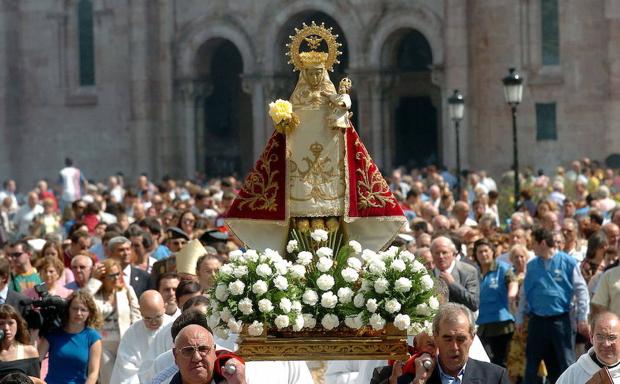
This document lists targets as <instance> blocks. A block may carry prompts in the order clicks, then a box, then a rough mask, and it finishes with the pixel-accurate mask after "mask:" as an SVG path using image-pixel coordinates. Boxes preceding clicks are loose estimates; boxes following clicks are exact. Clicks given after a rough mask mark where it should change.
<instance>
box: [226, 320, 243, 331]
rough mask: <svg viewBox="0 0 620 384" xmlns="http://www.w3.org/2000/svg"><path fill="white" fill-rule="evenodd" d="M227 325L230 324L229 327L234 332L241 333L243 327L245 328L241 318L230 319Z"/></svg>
mask: <svg viewBox="0 0 620 384" xmlns="http://www.w3.org/2000/svg"><path fill="white" fill-rule="evenodd" d="M227 325H228V329H229V330H230V332H232V333H239V332H241V329H242V328H243V322H242V321H241V320H239V321H235V319H234V318H232V319H230V320H228V324H227Z"/></svg>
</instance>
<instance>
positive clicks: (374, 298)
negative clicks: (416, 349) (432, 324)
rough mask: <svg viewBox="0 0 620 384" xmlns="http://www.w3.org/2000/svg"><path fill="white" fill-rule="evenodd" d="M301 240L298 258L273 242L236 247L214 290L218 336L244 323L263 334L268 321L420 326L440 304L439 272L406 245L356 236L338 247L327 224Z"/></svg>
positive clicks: (304, 325) (274, 325) (288, 325)
mask: <svg viewBox="0 0 620 384" xmlns="http://www.w3.org/2000/svg"><path fill="white" fill-rule="evenodd" d="M308 239H311V240H308ZM303 241H304V242H307V241H309V243H306V244H303V246H302V244H301V243H300V241H298V240H295V239H292V240H290V241H289V242H288V244H287V247H286V248H287V254H288V258H289V260H292V261H287V260H285V259H284V258H283V257H282V256H280V254H279V253H278V252H277V251H273V250H271V249H267V250H265V252H263V253H260V254H259V253H257V252H256V251H254V250H248V251H246V252H245V253H242V252H240V251H236V252H233V253H231V255H230V262H229V263H228V264H226V265H224V266H222V268H221V269H220V271H219V273H218V276H217V278H216V284H215V286H214V288H212V289H211V291H210V298H211V301H210V305H209V310H208V316H209V326H211V328H212V329H213V331H214V332H215V333H216V334H217V335H218V336H219V337H222V338H226V337H228V334H229V332H233V333H240V332H241V331H242V329H243V328H244V326H245V327H246V328H247V333H248V334H249V335H250V336H259V335H263V334H264V331H266V329H265V327H267V328H270V329H272V330H277V331H282V332H283V331H292V332H300V331H302V330H304V329H306V330H312V329H315V328H319V329H322V330H326V331H331V330H336V329H337V328H338V329H340V330H342V329H344V328H345V327H346V328H349V329H353V330H359V329H360V328H364V327H365V329H369V328H370V327H371V328H372V329H373V330H375V331H379V330H381V329H383V328H384V327H385V325H386V324H387V323H393V324H394V326H395V327H396V328H398V329H400V330H403V331H404V330H408V331H410V332H414V333H417V332H419V331H420V330H421V328H422V327H424V326H427V325H428V320H430V319H431V318H432V316H433V315H434V312H435V310H436V309H437V308H438V306H439V303H438V301H437V299H436V298H435V296H434V295H433V289H432V288H433V279H432V278H431V276H430V275H429V274H428V273H427V271H426V268H424V266H423V265H422V264H421V263H420V262H419V261H417V260H415V258H414V256H413V255H412V254H411V253H410V252H408V251H400V250H398V249H397V248H396V247H392V248H390V249H389V250H387V251H385V252H379V253H375V252H373V251H370V250H364V251H363V252H362V246H361V245H360V244H359V243H358V242H356V241H350V242H348V244H346V245H344V246H340V245H339V246H338V247H337V248H338V252H337V254H335V253H334V249H333V248H331V247H329V246H325V245H327V244H326V243H329V239H328V237H327V234H326V231H324V230H321V229H315V230H314V231H312V232H310V233H309V236H308V238H306V239H305V240H303ZM322 245H323V246H322ZM319 324H320V326H319ZM368 326H370V327H368Z"/></svg>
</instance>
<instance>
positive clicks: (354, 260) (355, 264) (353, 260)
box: [347, 257, 362, 271]
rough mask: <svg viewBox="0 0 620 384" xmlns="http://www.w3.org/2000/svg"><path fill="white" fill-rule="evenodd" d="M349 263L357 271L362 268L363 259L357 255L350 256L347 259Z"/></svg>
mask: <svg viewBox="0 0 620 384" xmlns="http://www.w3.org/2000/svg"><path fill="white" fill-rule="evenodd" d="M347 265H348V266H349V267H351V268H353V269H355V270H356V271H359V270H360V269H362V261H361V260H360V259H358V258H357V257H349V258H348V259H347Z"/></svg>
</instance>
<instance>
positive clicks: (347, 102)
mask: <svg viewBox="0 0 620 384" xmlns="http://www.w3.org/2000/svg"><path fill="white" fill-rule="evenodd" d="M295 31H296V34H295V35H294V36H291V42H290V43H289V44H288V45H287V46H288V48H289V52H288V53H287V55H288V56H289V58H290V63H291V64H293V67H294V70H295V71H299V72H300V75H299V80H298V82H297V85H296V87H295V89H294V91H293V94H292V95H291V97H290V99H289V101H284V100H278V101H276V102H274V103H271V105H270V115H271V117H272V118H273V120H274V124H275V127H276V129H275V131H274V133H273V135H272V136H271V138H270V139H269V140H268V142H267V145H266V147H265V149H264V151H263V153H262V155H261V156H260V158H259V159H258V160H257V162H256V165H255V166H254V168H253V169H252V170H251V171H250V173H249V174H248V176H247V177H246V179H245V182H244V184H243V187H242V188H241V190H240V191H239V194H238V196H237V198H236V199H235V200H234V201H233V203H232V206H231V208H230V210H229V211H228V213H227V219H226V223H227V225H228V226H229V228H230V229H231V231H232V232H233V233H235V235H236V236H237V237H238V238H239V239H240V240H241V241H242V242H243V243H245V244H246V245H247V246H248V247H250V248H253V249H257V250H265V249H267V248H271V249H275V250H279V251H281V252H282V251H283V250H284V249H285V247H286V244H287V242H288V241H289V240H290V239H291V238H293V237H295V234H296V233H303V232H306V233H307V232H309V231H311V230H315V229H323V230H326V231H328V232H337V233H340V234H341V237H344V238H345V240H356V241H358V242H359V243H360V244H362V245H363V246H364V247H365V248H368V249H371V250H374V251H379V250H381V249H384V248H385V247H387V246H388V245H389V244H390V243H391V241H392V240H393V238H394V237H395V236H396V235H397V234H398V231H399V230H400V228H401V227H402V225H403V224H404V222H405V221H406V219H405V217H404V216H403V212H402V210H401V208H400V206H399V204H398V202H397V200H396V199H395V198H394V196H393V194H392V192H391V191H390V189H389V186H388V184H387V182H386V181H385V179H384V178H383V177H382V176H381V173H380V172H379V169H378V167H377V166H376V164H375V163H374V161H373V160H372V159H371V157H370V155H369V154H368V151H367V150H366V148H365V147H364V145H363V144H362V142H361V140H360V138H359V136H358V134H357V132H356V131H355V129H354V128H353V125H352V124H351V121H350V117H351V112H350V111H349V110H350V108H351V98H350V97H349V94H348V93H349V91H350V89H351V81H350V80H349V79H348V78H346V77H345V78H343V79H342V80H341V81H340V83H339V87H338V91H336V88H335V86H334V84H333V83H332V81H331V80H330V77H329V74H328V71H332V70H333V66H334V64H336V63H338V55H340V54H341V53H340V52H339V51H338V47H340V44H339V43H338V42H337V41H336V38H337V36H336V35H333V34H332V33H331V28H329V29H328V28H325V26H324V25H317V24H315V23H314V22H313V23H312V24H311V25H306V24H304V25H303V28H301V29H296V30H295ZM322 48H323V49H322Z"/></svg>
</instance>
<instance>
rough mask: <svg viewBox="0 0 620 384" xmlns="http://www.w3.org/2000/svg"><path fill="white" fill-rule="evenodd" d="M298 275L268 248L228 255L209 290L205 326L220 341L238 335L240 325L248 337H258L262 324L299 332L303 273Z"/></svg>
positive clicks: (301, 325) (301, 319)
mask: <svg viewBox="0 0 620 384" xmlns="http://www.w3.org/2000/svg"><path fill="white" fill-rule="evenodd" d="M298 272H299V271H298V269H295V268H292V264H291V263H290V262H287V261H286V260H284V259H283V258H282V256H280V254H279V253H278V252H277V251H273V250H271V249H267V250H265V252H263V253H261V254H258V253H257V252H256V251H254V250H248V251H247V252H245V253H241V252H240V251H237V252H232V253H231V255H230V262H229V263H228V264H225V265H223V266H222V267H221V268H220V271H219V273H218V276H217V278H216V285H215V286H214V288H213V289H212V290H211V291H210V297H211V302H210V305H209V311H208V315H209V326H210V327H211V328H212V329H213V331H214V332H215V333H216V334H217V335H218V336H219V337H222V338H227V337H228V333H229V332H234V333H239V332H241V330H242V328H243V326H244V325H246V326H247V331H248V334H250V335H251V336H258V335H261V334H262V333H263V331H264V329H263V324H269V325H271V324H273V325H275V326H276V327H277V328H285V327H289V326H291V327H292V328H293V329H301V328H302V327H303V317H302V316H301V308H302V305H301V302H300V298H301V295H302V294H303V291H302V290H301V288H300V286H301V285H300V279H301V278H302V276H303V274H301V273H298Z"/></svg>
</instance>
